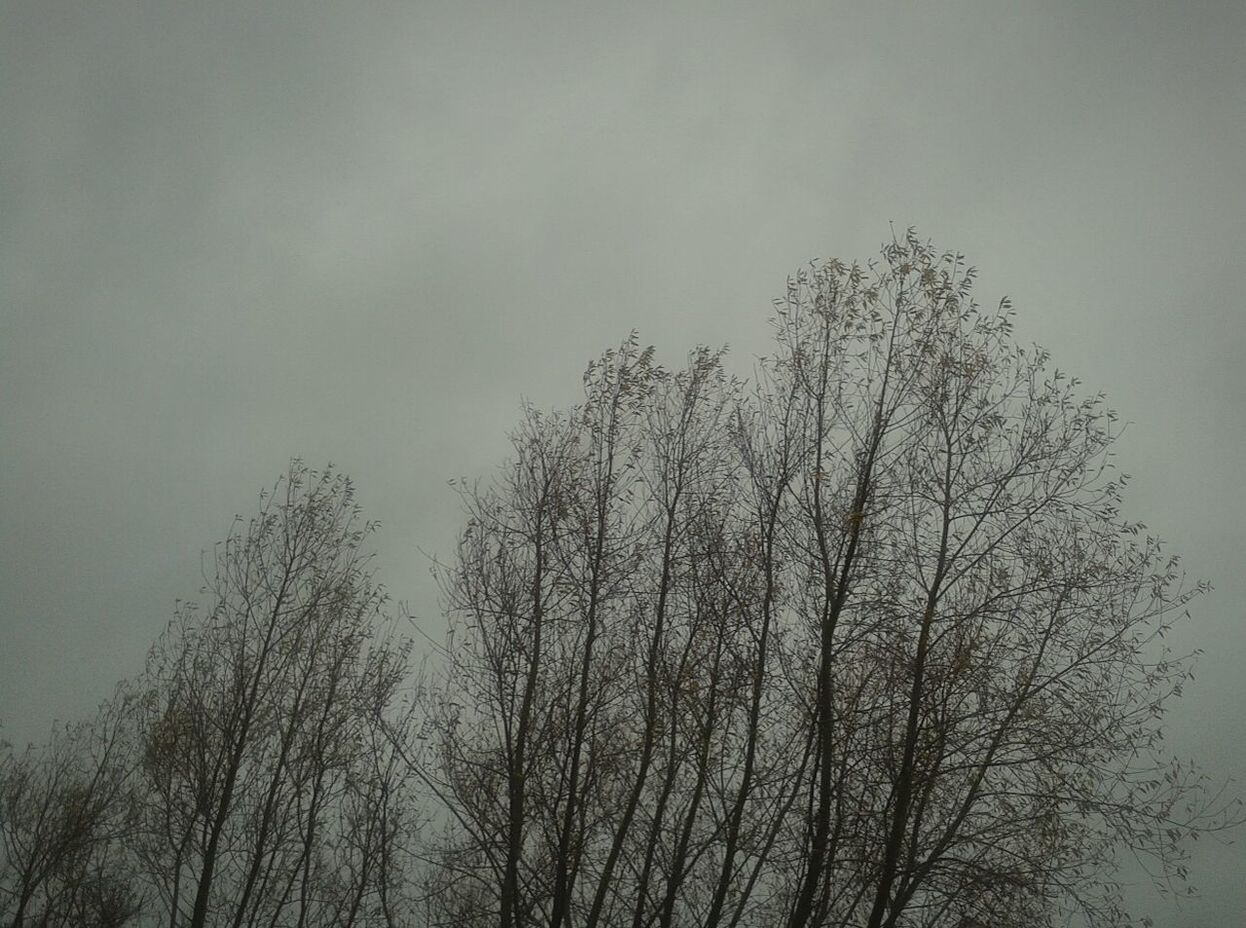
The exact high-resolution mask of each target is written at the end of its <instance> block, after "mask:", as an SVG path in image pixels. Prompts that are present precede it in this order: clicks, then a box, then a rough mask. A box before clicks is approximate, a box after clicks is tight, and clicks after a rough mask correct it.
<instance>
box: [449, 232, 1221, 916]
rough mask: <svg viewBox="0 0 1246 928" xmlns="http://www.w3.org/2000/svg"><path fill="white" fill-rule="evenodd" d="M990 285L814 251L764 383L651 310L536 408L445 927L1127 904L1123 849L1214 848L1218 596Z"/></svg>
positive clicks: (506, 500)
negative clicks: (1200, 750) (1200, 656)
mask: <svg viewBox="0 0 1246 928" xmlns="http://www.w3.org/2000/svg"><path fill="white" fill-rule="evenodd" d="M973 279H974V272H973V270H972V269H971V268H969V267H967V266H966V264H965V262H964V259H963V258H962V257H961V256H959V255H954V254H940V253H939V252H937V251H935V250H934V249H933V248H932V247H931V246H930V245H929V244H927V243H924V242H922V241H921V240H919V239H918V238H916V236H914V235H913V234H912V233H910V234H909V235H907V236H906V237H905V238H903V239H902V240H893V241H892V242H891V243H889V244H888V245H887V246H885V247H884V249H883V251H882V254H881V257H880V258H879V259H878V260H877V261H876V262H874V263H871V264H869V265H867V266H861V265H857V264H851V265H850V264H845V263H842V262H838V261H829V262H825V263H821V264H813V265H811V266H809V267H808V268H806V269H804V270H802V271H801V272H800V273H798V274H797V275H795V276H794V277H793V278H792V279H791V280H790V281H789V284H788V288H787V292H786V294H785V296H784V298H783V299H781V300H779V301H778V302H777V303H776V312H775V316H774V318H773V320H772V322H773V325H774V329H775V335H776V342H777V347H776V350H775V351H774V353H773V354H771V355H770V356H768V357H766V358H764V359H762V360H761V361H760V363H759V365H758V368H757V371H756V376H755V377H754V378H753V380H752V382H751V383H744V382H740V381H737V380H735V379H733V378H732V377H730V376H729V375H728V374H727V373H726V371H725V370H724V368H723V362H722V357H721V355H720V354H718V353H714V352H711V351H708V350H705V349H701V350H698V351H697V352H695V353H694V354H693V355H692V356H691V358H690V361H689V364H688V366H687V367H686V368H684V369H682V370H679V371H677V372H670V371H666V370H663V369H661V368H659V367H657V366H656V365H655V364H654V362H653V355H652V352H651V351H650V350H642V349H641V348H640V346H639V343H638V341H637V340H636V339H635V337H633V338H631V339H629V340H628V341H627V342H625V343H624V344H623V345H622V346H621V348H620V349H619V350H618V351H614V352H610V353H608V354H607V355H605V356H604V357H603V359H602V360H601V361H600V362H599V363H596V364H594V365H591V366H590V367H589V370H588V372H587V373H586V375H585V400H584V402H583V403H582V404H581V405H580V406H578V407H576V408H574V409H572V410H569V411H567V412H564V413H556V414H548V413H541V412H538V411H535V410H529V411H528V413H527V414H526V416H525V418H524V421H523V423H522V424H521V426H520V428H519V429H518V430H517V431H516V433H515V434H514V458H513V460H512V462H511V466H510V468H509V469H507V470H506V471H504V473H503V474H502V475H501V476H499V477H498V478H497V479H496V480H495V481H493V482H492V483H490V484H485V485H473V486H472V487H470V488H469V490H468V491H467V492H466V493H465V499H466V503H467V509H468V513H469V524H468V527H467V529H466V531H465V532H464V534H463V537H462V540H461V543H460V546H459V549H458V552H457V558H456V560H455V561H454V562H453V564H452V565H451V566H450V567H449V568H448V569H447V571H446V572H445V574H444V581H445V584H446V592H447V603H448V606H449V611H450V617H451V623H452V634H451V637H450V639H449V641H448V645H447V648H446V656H447V663H446V665H445V669H444V678H443V680H442V684H441V685H442V687H443V689H442V690H440V691H439V701H437V702H436V703H435V707H434V708H435V709H436V710H437V711H435V712H434V713H433V715H432V724H433V727H434V729H435V730H436V732H437V745H438V747H437V750H436V751H435V752H434V755H435V766H439V768H440V770H441V778H442V779H441V781H440V784H439V785H440V787H441V791H442V795H443V796H445V797H446V798H447V800H448V801H449V803H450V804H451V806H452V808H453V809H454V813H455V816H456V817H457V818H458V819H460V820H461V821H463V822H465V823H470V827H468V826H465V828H464V830H463V831H462V832H460V833H457V834H455V835H453V836H452V837H451V838H450V839H449V840H448V841H447V843H446V844H445V846H444V847H443V849H442V850H443V854H444V855H445V856H444V859H445V861H446V862H447V867H446V870H445V874H446V875H447V876H446V878H447V879H448V880H449V882H448V883H447V884H446V887H447V889H448V887H451V886H453V887H455V890H454V891H448V895H447V897H446V898H449V899H452V900H453V903H454V904H453V906H452V907H451V909H450V910H449V911H448V912H447V913H446V916H445V917H446V919H447V923H449V922H453V921H456V920H457V921H463V922H465V923H466V922H473V923H474V921H475V920H480V922H481V923H482V924H483V923H491V922H490V919H493V918H495V917H496V913H499V912H500V918H501V922H500V923H501V924H502V925H504V926H509V925H521V924H542V925H544V924H549V925H553V926H561V925H563V924H568V925H570V924H590V925H597V924H610V925H614V924H620V925H623V924H632V925H635V926H639V925H650V924H662V925H671V924H681V925H682V924H701V925H706V926H718V925H724V926H726V925H731V926H735V925H748V924H776V923H783V924H787V925H789V926H792V928H798V926H805V925H813V924H816V925H844V926H848V925H868V926H869V928H880V926H884V925H885V926H897V925H960V924H975V923H986V924H1018V925H1022V924H1025V925H1031V924H1042V923H1047V922H1050V921H1053V920H1059V919H1061V918H1064V917H1069V916H1071V915H1077V916H1080V917H1084V918H1088V919H1089V920H1090V921H1091V922H1092V923H1094V924H1113V923H1118V922H1122V921H1123V920H1124V919H1125V918H1126V916H1125V914H1124V912H1123V911H1122V909H1121V906H1120V904H1119V899H1118V898H1117V894H1116V891H1115V886H1114V884H1113V883H1112V882H1111V879H1110V877H1109V876H1106V874H1109V873H1110V871H1111V869H1112V866H1113V862H1114V860H1115V859H1116V857H1117V855H1118V854H1120V853H1122V852H1124V851H1126V849H1128V850H1130V851H1133V852H1135V853H1138V854H1140V855H1142V856H1143V857H1144V858H1145V859H1146V861H1147V863H1148V865H1149V866H1151V867H1152V872H1153V873H1154V874H1155V875H1156V876H1157V877H1158V878H1160V879H1161V880H1169V879H1178V880H1179V879H1180V877H1182V876H1183V874H1184V869H1183V863H1182V859H1183V858H1182V854H1183V851H1182V847H1183V843H1184V842H1185V841H1186V840H1188V839H1189V838H1190V837H1192V836H1193V835H1195V834H1196V833H1197V832H1198V831H1200V830H1202V829H1205V828H1215V827H1219V826H1220V825H1221V824H1223V823H1224V822H1225V821H1226V819H1225V818H1224V813H1225V812H1226V809H1225V807H1223V806H1221V805H1218V804H1217V801H1216V800H1215V799H1214V798H1212V797H1209V796H1208V795H1207V794H1206V793H1205V791H1204V788H1203V787H1204V785H1205V784H1202V783H1201V782H1200V781H1199V779H1198V775H1197V773H1196V772H1195V771H1192V770H1191V769H1189V768H1187V767H1185V766H1183V765H1181V764H1169V763H1167V762H1165V761H1164V760H1163V759H1162V738H1161V728H1160V725H1159V719H1160V715H1161V712H1162V707H1163V705H1164V702H1165V700H1166V699H1167V698H1168V697H1169V696H1171V695H1172V694H1173V693H1176V692H1179V691H1180V688H1181V684H1182V681H1183V680H1184V679H1185V678H1186V675H1187V674H1188V672H1189V663H1188V661H1187V660H1185V659H1184V658H1182V657H1180V656H1173V655H1171V654H1169V653H1168V652H1167V651H1165V650H1164V648H1163V645H1162V638H1163V636H1164V635H1165V634H1166V632H1167V630H1168V629H1169V628H1170V627H1171V624H1172V623H1173V622H1174V621H1176V620H1177V619H1178V618H1179V617H1180V616H1182V615H1183V614H1184V610H1185V607H1186V604H1187V603H1188V602H1189V600H1190V599H1191V598H1193V597H1194V596H1196V595H1197V594H1198V593H1199V592H1201V590H1202V589H1203V587H1202V586H1201V585H1200V584H1197V583H1196V584H1192V585H1187V584H1186V583H1185V581H1184V578H1183V574H1182V573H1181V569H1180V566H1179V562H1178V560H1177V559H1176V558H1173V557H1170V556H1168V555H1167V554H1165V553H1164V552H1163V550H1162V547H1161V545H1160V542H1159V541H1158V539H1156V538H1154V537H1151V536H1149V535H1147V534H1146V532H1145V530H1144V528H1143V527H1142V526H1141V525H1139V524H1136V523H1132V522H1129V521H1126V520H1125V519H1124V518H1123V517H1122V516H1121V512H1120V500H1121V489H1122V486H1123V484H1124V482H1125V478H1124V477H1123V475H1120V474H1118V473H1117V471H1116V470H1115V468H1114V464H1113V461H1112V446H1113V442H1114V441H1115V439H1116V436H1117V434H1118V429H1117V426H1116V424H1115V416H1114V414H1113V413H1112V411H1111V410H1110V409H1109V408H1108V407H1107V406H1106V404H1105V402H1104V399H1103V397H1102V396H1089V397H1086V396H1083V395H1082V394H1081V391H1080V389H1079V387H1080V385H1079V383H1078V382H1077V381H1076V380H1074V379H1070V378H1068V377H1067V376H1066V375H1064V374H1063V373H1062V372H1060V371H1059V370H1057V369H1055V368H1053V367H1052V365H1051V363H1050V360H1049V358H1048V356H1047V354H1046V353H1045V352H1043V351H1041V350H1039V349H1034V348H1025V347H1022V346H1018V345H1016V344H1015V343H1014V342H1013V340H1012V337H1011V327H1012V325H1011V322H1012V313H1011V309H1010V307H1009V306H1008V304H1007V303H1006V302H1005V303H1003V304H1001V305H1000V306H999V307H998V309H996V310H993V311H985V310H983V309H981V308H980V307H979V306H977V305H976V304H975V303H974V302H973V300H972V292H971V290H972V283H973ZM465 887H467V888H469V889H470V891H465V890H464V888H465Z"/></svg>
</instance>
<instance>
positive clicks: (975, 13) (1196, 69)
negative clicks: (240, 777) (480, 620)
mask: <svg viewBox="0 0 1246 928" xmlns="http://www.w3.org/2000/svg"><path fill="white" fill-rule="evenodd" d="M1244 175H1246V3H1243V2H1241V0H1223V2H1202V0H1185V2H1180V3H1174V2H1134V3H1124V2H1109V0H1087V2H1084V3H1074V2H1052V0H1044V2H1032V3H1007V2H994V0H992V2H980V3H956V2H938V3H929V2H921V3H918V2H912V3H866V2H859V3H852V4H849V3H799V4H797V3H792V4H786V5H784V4H778V3H774V2H757V0H755V2H751V3H747V4H732V3H721V2H719V3H713V4H705V5H703V6H691V5H681V4H674V5H671V4H661V5H654V6H652V7H646V6H645V5H643V4H638V3H616V4H611V5H608V6H607V5H601V6H597V5H593V4H581V3H577V4H571V3H568V4H566V5H536V4H532V3H524V4H509V3H502V2H493V3H482V4H472V3H467V2H463V0H455V2H452V3H445V4H435V3H424V2H406V3H358V2H356V3H337V4H329V3H314V2H309V0H302V2H274V0H266V2H262V3H255V2H253V0H247V2H232V0H231V2H224V0H209V2H194V3H192V2H185V3H183V2H174V0H165V2H122V0H109V2H105V0H94V2H87V0H79V2H62V0H30V2H11V0H0V632H2V638H0V720H2V721H3V724H4V729H3V731H2V732H0V733H3V734H4V735H5V736H7V737H8V738H9V739H10V740H13V741H17V742H22V741H25V740H27V739H29V738H38V737H42V736H43V734H44V733H45V732H46V730H47V727H48V725H49V724H50V723H51V722H52V720H53V719H58V718H59V719H70V718H74V717H77V716H79V715H82V714H84V713H86V712H87V711H89V710H90V708H91V707H92V706H93V705H95V704H96V703H97V702H99V701H100V700H101V699H103V698H105V697H106V696H107V694H108V692H109V690H110V688H111V686H112V684H113V682H114V681H116V680H118V679H119V678H121V677H123V676H127V675H130V674H132V673H134V672H136V671H137V670H138V669H139V668H140V667H141V665H142V661H143V655H144V652H145V650H146V648H147V646H148V644H149V643H150V642H151V640H152V639H153V638H154V636H155V635H156V634H157V633H158V632H159V631H160V629H161V628H162V627H163V625H164V624H165V623H166V622H167V620H168V618H169V616H170V613H171V609H172V605H173V601H174V599H175V598H177V597H179V596H180V597H190V596H193V595H194V594H195V592H196V590H197V587H198V585H199V570H200V552H201V551H202V550H203V549H205V548H208V547H210V546H211V544H212V543H213V542H214V541H215V540H216V539H218V538H220V537H222V536H223V535H224V534H225V532H226V531H227V530H228V528H229V524H230V521H231V518H232V516H233V515H234V514H235V513H242V514H246V513H248V512H249V511H251V509H252V508H253V507H254V503H255V499H256V494H257V492H258V491H259V490H260V489H261V488H262V487H264V486H266V485H270V484H271V483H272V482H273V480H274V479H275V478H276V477H277V475H278V474H279V473H280V472H281V471H282V470H283V469H284V467H285V465H286V463H287V461H288V459H289V458H290V457H291V456H293V455H299V456H302V457H304V458H305V459H306V460H307V461H308V462H309V463H313V464H317V463H323V462H326V461H333V462H334V463H336V464H337V465H338V466H339V467H341V468H342V469H343V470H345V471H346V472H348V473H350V474H351V475H353V476H354V477H355V479H356V482H357V484H358V486H359V490H360V498H361V502H362V503H363V505H364V506H365V509H366V511H367V513H368V514H369V515H371V516H373V517H376V518H379V519H381V520H382V522H383V524H384V526H383V529H382V531H381V534H380V536H379V539H378V547H379V550H380V557H379V567H380V570H381V574H382V579H383V580H384V582H385V583H386V584H387V586H388V587H389V588H390V590H391V592H392V594H393V595H394V596H395V598H397V599H401V600H407V601H409V602H410V603H411V605H412V608H413V609H415V610H416V612H417V613H418V615H419V619H420V622H421V624H422V625H423V627H424V628H426V629H427V630H428V631H429V632H430V633H432V634H434V635H437V634H438V628H439V619H438V617H437V615H436V612H435V606H436V603H435V596H434V595H433V594H432V591H431V585H430V583H429V580H428V577H427V573H428V571H427V561H426V559H425V556H424V555H423V554H421V551H424V552H430V553H431V552H443V553H444V552H447V551H449V550H450V548H451V546H452V544H453V538H454V534H455V531H456V526H457V522H458V515H457V502H456V499H455V497H454V495H453V492H452V491H451V490H450V489H449V488H447V486H446V481H447V480H448V479H449V478H451V477H454V476H457V475H461V474H462V475H473V474H482V473H485V472H487V471H488V470H489V469H490V468H492V467H493V466H494V465H495V464H496V463H497V462H498V461H499V460H500V459H501V458H502V457H503V456H504V455H505V453H506V442H505V433H506V431H507V429H508V428H509V427H510V426H511V425H512V424H513V423H514V422H515V420H516V418H517V412H518V406H519V402H520V398H521V397H525V398H527V399H529V400H531V401H532V402H534V403H536V404H538V405H540V406H562V405H567V404H569V403H571V402H573V401H574V400H575V398H576V390H577V388H578V386H579V375H580V373H581V371H582V370H583V367H584V364H585V362H586V361H587V360H588V359H589V358H591V357H593V356H594V355H596V354H598V353H599V352H600V351H602V350H603V349H605V348H607V347H609V346H611V345H613V344H616V343H617V342H618V341H619V340H620V339H621V338H622V337H623V336H625V335H626V333H627V332H628V330H629V329H632V328H636V329H638V330H639V331H640V335H641V338H642V339H643V340H644V341H646V342H654V343H656V344H657V345H658V347H659V352H660V355H661V356H662V357H663V358H665V359H667V360H669V361H678V360H679V359H680V358H681V357H682V356H683V354H684V353H685V352H686V351H687V350H688V349H690V348H691V347H693V346H694V345H695V344H697V343H701V342H704V343H709V344H714V345H717V344H721V343H728V344H730V346H731V349H732V353H733V356H734V359H735V364H736V365H737V367H738V370H739V371H741V372H742V373H746V372H747V371H748V370H749V368H750V367H751V359H752V358H753V357H754V356H756V355H757V354H760V353H763V352H765V351H766V350H767V347H768V346H767V339H768V329H767V326H766V318H767V314H768V309H769V302H770V300H771V299H772V298H773V297H776V296H779V295H781V294H782V292H783V287H784V280H785V278H786V276H787V274H788V273H790V272H791V271H793V270H794V269H796V268H797V267H798V266H800V265H801V264H802V263H804V262H806V261H808V260H809V259H813V258H823V257H829V256H840V257H844V258H854V257H857V258H868V257H870V256H871V255H872V254H874V253H876V252H877V249H878V247H879V244H880V243H881V242H882V241H883V240H884V239H886V238H889V237H890V231H889V226H888V223H889V222H894V224H895V226H896V228H897V229H902V228H903V227H905V226H908V225H915V226H916V227H917V228H918V231H919V232H920V233H921V234H922V235H923V236H925V237H929V238H931V239H932V240H933V241H934V242H935V244H936V245H937V246H939V247H941V248H948V249H955V250H958V251H961V252H963V253H964V254H965V255H966V256H967V257H968V258H969V260H970V261H971V263H974V264H976V265H977V266H978V267H979V269H980V271H981V278H980V281H981V284H980V289H979V299H980V300H981V301H982V302H984V303H994V302H995V301H997V300H998V299H999V298H1000V297H1001V296H1004V295H1005V294H1007V295H1010V296H1011V297H1012V298H1013V300H1014V302H1015V303H1016V306H1017V309H1018V312H1019V317H1018V332H1019V335H1020V337H1021V338H1022V339H1023V340H1026V341H1036V342H1039V343H1041V344H1043V345H1045V346H1046V347H1048V348H1049V349H1051V351H1052V352H1053V355H1054V357H1055V359H1056V361H1057V362H1058V363H1059V364H1060V366H1061V367H1063V368H1065V369H1067V370H1069V371H1071V372H1073V373H1075V374H1077V375H1080V376H1081V377H1082V378H1083V380H1084V381H1085V382H1086V384H1087V386H1088V388H1090V389H1094V390H1099V389H1102V390H1105V391H1106V392H1107V393H1108V394H1109V396H1110V397H1111V398H1112V400H1113V401H1114V403H1115V405H1116V407H1117V408H1118V409H1119V410H1120V412H1121V414H1122V417H1123V418H1125V419H1128V420H1130V421H1131V422H1132V423H1133V424H1132V425H1131V426H1130V427H1129V430H1128V432H1127V434H1126V437H1125V439H1124V440H1123V442H1122V445H1121V451H1120V456H1121V460H1122V463H1123V465H1124V469H1126V470H1127V471H1130V472H1132V473H1134V474H1135V475H1136V481H1135V483H1134V485H1133V492H1132V494H1131V495H1130V497H1129V499H1128V515H1129V516H1131V517H1135V518H1141V519H1143V520H1144V521H1146V522H1147V523H1148V525H1150V526H1151V527H1152V528H1153V529H1155V530H1156V531H1158V532H1159V533H1161V534H1162V535H1163V536H1164V537H1165V538H1167V539H1168V540H1169V541H1170V542H1171V546H1172V548H1173V549H1174V550H1175V551H1178V552H1180V553H1183V554H1184V555H1185V557H1186V562H1187V565H1188V567H1189V569H1190V571H1191V573H1192V574H1194V575H1197V576H1200V577H1206V578H1209V579H1210V580H1212V581H1213V583H1214V584H1215V585H1216V591H1215V592H1214V593H1213V594H1212V595H1209V596H1207V597H1206V598H1205V599H1203V600H1202V601H1200V602H1199V603H1198V604H1197V607H1196V608H1195V610H1194V621H1193V622H1192V623H1191V625H1190V626H1189V627H1188V628H1187V629H1185V630H1184V631H1183V634H1182V636H1181V639H1180V641H1179V642H1178V645H1179V646H1197V647H1202V648H1204V649H1206V651H1207V654H1206V655H1205V657H1204V658H1203V659H1202V663H1201V665H1200V670H1199V672H1198V677H1197V681H1196V685H1195V686H1193V687H1191V688H1189V689H1188V690H1187V696H1186V698H1185V700H1184V701H1183V702H1182V704H1181V705H1180V706H1179V707H1178V708H1177V709H1176V710H1174V712H1173V713H1172V715H1171V724H1172V728H1173V739H1172V742H1173V749H1174V750H1175V751H1178V752H1180V753H1181V754H1183V755H1193V756H1195V757H1199V758H1201V759H1202V760H1203V761H1204V762H1205V763H1206V766H1207V769H1208V771H1209V772H1210V773H1211V774H1212V775H1213V776H1214V777H1216V778H1220V779H1223V778H1225V777H1231V776H1235V777H1238V778H1239V779H1240V780H1243V781H1246V693H1244V692H1243V686H1242V680H1243V678H1244V676H1246V675H1244V674H1243V673H1242V668H1243V667H1244V666H1246V623H1244V622H1243V618H1244V616H1243V613H1244V612H1246V607H1243V605H1242V603H1243V602H1246V569H1244V568H1246V564H1244V563H1243V561H1244V559H1246V558H1244V554H1243V552H1244V551H1246V502H1244V501H1246V492H1244V491H1243V486H1242V471H1243V461H1244V459H1246V403H1244V402H1243V400H1246V365H1243V363H1242V357H1243V354H1244V353H1246V283H1243V271H1242V256H1243V243H1244V241H1246V176H1244ZM1239 789H1243V790H1246V784H1243V785H1241V786H1239ZM1193 872H1194V879H1195V882H1196V883H1198V884H1199V885H1200V886H1201V888H1202V890H1203V893H1204V895H1203V898H1202V899H1201V900H1198V901H1196V902H1193V903H1187V904H1185V905H1184V906H1183V907H1182V908H1180V909H1177V908H1176V907H1175V906H1173V905H1171V904H1170V903H1167V902H1165V901H1163V900H1160V899H1158V898H1157V897H1156V896H1154V895H1153V894H1149V893H1145V892H1140V893H1138V894H1137V895H1136V898H1137V899H1138V900H1139V908H1141V909H1142V910H1144V911H1150V912H1152V914H1154V915H1155V916H1156V918H1157V922H1158V924H1159V925H1161V926H1168V925H1171V926H1176V928H1182V926H1188V928H1202V926H1207V925H1227V924H1236V923H1237V919H1238V917H1239V916H1240V914H1241V913H1242V912H1244V911H1246V880H1244V879H1243V877H1242V874H1243V872H1246V855H1244V854H1243V851H1242V850H1241V849H1240V848H1238V847H1234V848H1228V849H1226V848H1224V847H1222V846H1220V845H1219V844H1216V843H1214V842H1207V841H1204V842H1200V845H1199V847H1198V848H1197V854H1196V856H1195V866H1194V868H1193Z"/></svg>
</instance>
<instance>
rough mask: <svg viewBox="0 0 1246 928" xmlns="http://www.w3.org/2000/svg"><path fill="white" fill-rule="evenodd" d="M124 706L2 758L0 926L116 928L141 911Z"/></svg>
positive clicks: (109, 707)
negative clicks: (131, 849)
mask: <svg viewBox="0 0 1246 928" xmlns="http://www.w3.org/2000/svg"><path fill="white" fill-rule="evenodd" d="M128 709H129V704H128V701H127V700H126V698H125V697H124V695H119V696H118V697H117V698H116V699H115V700H113V701H110V702H109V703H107V704H106V705H105V706H104V707H103V708H101V710H100V711H99V713H98V715H97V717H96V718H95V719H94V720H92V721H91V722H84V723H78V724H76V725H71V726H67V727H63V728H58V729H57V730H56V731H54V732H53V733H52V737H51V739H50V740H49V741H48V742H47V743H46V744H45V745H43V746H41V747H33V746H32V747H29V748H27V749H26V750H25V751H24V752H22V753H21V754H19V755H12V754H5V755H4V756H3V757H2V758H0V920H2V921H3V922H4V923H6V924H8V925H11V926H12V928H22V926H39V928H60V926H64V928H70V926H79V925H93V926H97V928H121V926H123V925H126V924H129V923H131V921H132V919H133V918H134V917H135V916H136V915H137V914H138V913H139V911H140V909H141V907H142V896H141V892H140V890H139V888H138V886H137V885H136V881H135V880H134V879H133V878H132V876H131V875H130V874H129V873H128V871H127V869H126V866H125V859H124V856H123V853H122V844H123V842H124V841H126V840H127V839H128V837H129V835H130V831H131V829H132V827H133V824H134V822H133V819H134V805H133V797H132V795H131V785H132V784H131V777H130V773H131V767H132V765H131V757H130V752H129V744H128V742H127V738H126V723H127V717H126V716H127V712H128Z"/></svg>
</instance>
